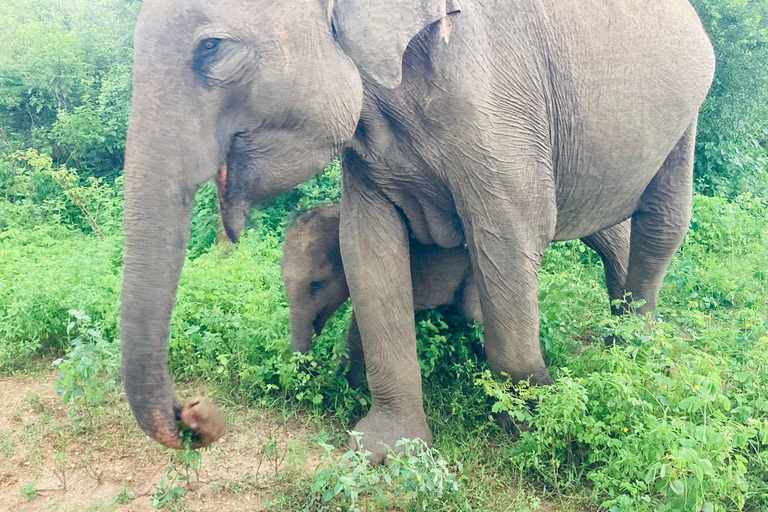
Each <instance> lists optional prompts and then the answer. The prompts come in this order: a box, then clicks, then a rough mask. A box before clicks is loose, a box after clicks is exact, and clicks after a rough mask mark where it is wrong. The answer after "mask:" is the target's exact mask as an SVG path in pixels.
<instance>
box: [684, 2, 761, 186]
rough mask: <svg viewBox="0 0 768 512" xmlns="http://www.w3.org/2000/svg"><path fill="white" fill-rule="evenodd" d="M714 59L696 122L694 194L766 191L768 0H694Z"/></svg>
mask: <svg viewBox="0 0 768 512" xmlns="http://www.w3.org/2000/svg"><path fill="white" fill-rule="evenodd" d="M693 5H694V7H695V8H696V9H697V10H698V12H699V16H700V17H701V19H702V22H703V23H704V27H705V28H706V29H707V32H708V33H709V36H710V39H711V40H712V44H713V45H714V47H715V53H716V55H717V72H716V74H715V81H714V84H713V85H712V90H711V92H710V95H709V98H708V99H707V101H706V103H705V104H704V107H703V109H702V111H701V116H700V119H699V138H698V143H697V158H696V175H697V184H698V187H699V190H700V191H702V192H704V193H707V194H716V193H720V194H725V195H734V194H737V193H740V192H744V191H747V190H751V191H755V192H760V193H765V192H766V190H768V2H766V1H765V0H693Z"/></svg>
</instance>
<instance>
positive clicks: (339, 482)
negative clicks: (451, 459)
mask: <svg viewBox="0 0 768 512" xmlns="http://www.w3.org/2000/svg"><path fill="white" fill-rule="evenodd" d="M353 435H354V436H356V437H357V439H358V440H359V439H360V435H359V433H353ZM321 446H322V447H323V448H324V449H325V451H326V453H325V455H324V456H323V462H322V463H321V464H324V465H325V467H324V468H323V469H321V470H319V471H317V472H316V474H315V477H314V479H313V481H312V490H313V491H314V492H315V493H317V495H316V496H315V497H314V500H315V501H320V502H321V503H322V504H323V505H324V506H325V507H330V506H334V505H335V506H336V507H338V508H337V509H341V510H348V511H350V512H360V511H362V510H363V508H362V507H363V506H365V510H368V509H369V507H368V502H369V501H374V503H376V502H378V503H385V504H386V505H387V506H388V508H391V506H392V504H393V501H394V500H397V499H398V498H400V499H404V500H405V502H406V506H407V510H414V511H415V510H422V511H427V510H429V511H433V510H434V511H439V510H451V511H455V510H467V509H468V505H467V500H466V498H465V497H464V496H463V493H462V488H463V482H462V481H461V480H460V479H458V478H457V477H456V474H454V473H453V471H452V470H451V468H450V467H449V466H448V463H447V462H446V461H445V460H444V459H443V457H442V456H441V455H440V452H438V451H437V450H436V449H435V448H429V447H427V446H426V445H425V444H424V442H423V441H421V440H407V439H403V440H401V441H398V442H397V446H398V447H399V448H401V449H402V450H403V451H402V453H400V454H395V453H394V452H392V451H391V450H390V452H389V454H388V455H387V462H388V463H387V465H386V466H384V465H380V466H376V467H374V466H371V464H370V463H369V462H368V457H369V456H370V455H371V452H369V451H367V450H365V449H361V450H358V451H353V450H349V451H347V452H346V453H345V454H344V455H343V456H342V458H341V460H340V461H339V462H336V463H334V462H333V456H332V452H333V450H334V448H333V446H330V445H328V444H322V445H321ZM457 471H458V472H459V473H460V472H461V466H458V467H457ZM364 504H365V505H364ZM374 506H376V505H374Z"/></svg>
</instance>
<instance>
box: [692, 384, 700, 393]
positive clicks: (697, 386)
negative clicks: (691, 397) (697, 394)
mask: <svg viewBox="0 0 768 512" xmlns="http://www.w3.org/2000/svg"><path fill="white" fill-rule="evenodd" d="M693 389H695V390H696V391H698V390H700V389H701V386H699V385H698V384H696V385H695V386H693Z"/></svg>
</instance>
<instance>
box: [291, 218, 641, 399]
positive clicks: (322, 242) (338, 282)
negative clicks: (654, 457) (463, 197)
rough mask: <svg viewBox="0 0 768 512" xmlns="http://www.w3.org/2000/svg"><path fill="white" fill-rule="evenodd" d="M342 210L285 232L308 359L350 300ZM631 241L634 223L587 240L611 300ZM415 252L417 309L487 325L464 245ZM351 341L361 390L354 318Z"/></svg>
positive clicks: (296, 340) (353, 373)
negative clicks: (448, 310)
mask: <svg viewBox="0 0 768 512" xmlns="http://www.w3.org/2000/svg"><path fill="white" fill-rule="evenodd" d="M340 213H341V212H340V207H339V205H332V206H326V207H321V208H315V209H314V210H311V211H309V212H307V213H305V214H304V215H302V216H300V217H299V218H298V219H296V222H295V223H294V224H293V225H292V226H291V227H290V228H289V229H288V231H287V232H286V234H285V242H284V243H283V266H282V273H283V281H284V282H285V288H286V291H287V293H288V300H289V302H290V304H291V346H292V347H293V350H294V351H298V352H301V353H302V354H306V353H307V352H308V351H309V346H310V344H311V342H312V334H313V332H314V333H315V334H317V335H319V334H320V333H321V332H322V330H323V327H324V326H325V323H326V322H327V321H328V319H329V318H330V317H331V315H333V313H335V312H336V310H338V309H339V308H340V307H341V305H342V304H344V302H345V301H346V300H347V299H348V298H349V288H348V287H347V278H346V275H345V273H344V265H343V264H342V261H341V249H340V244H339V222H340ZM629 239H630V222H629V221H624V222H622V223H620V224H617V225H616V226H613V227H610V228H606V229H604V230H602V231H598V232H597V233H595V234H593V235H590V236H588V237H584V238H582V239H581V240H582V242H584V243H585V244H586V245H587V246H588V247H590V248H591V249H593V250H594V251H595V252H596V253H597V254H598V255H599V256H600V258H601V259H602V261H603V266H604V268H605V282H606V287H607V288H608V295H609V298H610V299H611V300H614V299H620V298H622V297H623V295H624V280H625V279H626V268H627V260H628V258H629ZM410 250H411V258H410V260H411V281H412V284H413V306H414V310H415V311H421V310H426V309H434V308H436V307H438V306H455V307H456V309H457V310H459V311H461V312H462V314H463V315H464V317H465V318H466V319H467V320H468V321H477V322H482V321H483V316H482V312H481V310H480V299H479V296H478V289H477V284H476V283H475V278H474V274H473V272H472V264H471V261H470V258H469V251H468V250H467V249H466V248H465V247H456V248H453V249H443V248H441V247H438V246H435V245H423V244H420V243H419V242H416V241H415V240H411V242H410ZM613 313H614V314H619V313H621V309H620V308H613ZM347 343H348V345H349V356H350V357H349V358H350V361H349V371H348V372H347V377H348V379H349V382H350V384H351V385H353V386H355V385H357V384H358V383H359V381H360V377H361V376H362V373H363V370H365V361H364V359H363V349H362V340H361V338H360V331H359V329H358V326H357V321H356V319H355V315H354V313H353V315H352V322H351V324H350V326H349V332H348V333H347Z"/></svg>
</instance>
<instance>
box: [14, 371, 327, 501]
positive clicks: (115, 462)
mask: <svg viewBox="0 0 768 512" xmlns="http://www.w3.org/2000/svg"><path fill="white" fill-rule="evenodd" d="M55 380H56V375H55V373H54V372H48V373H44V374H39V375H33V376H30V375H24V376H16V377H5V378H0V510H3V511H13V512H16V511H18V512H27V511H29V512H32V511H35V512H36V511H41V510H55V511H102V510H103V511H113V510H114V511H132V512H144V511H151V510H155V509H154V508H153V495H154V494H155V493H156V491H157V489H158V488H172V487H174V486H180V487H184V488H185V491H184V495H183V500H177V501H175V502H174V503H173V505H172V506H168V507H167V508H168V509H170V510H184V511H210V510H216V511H221V512H224V511H230V510H232V511H235V510H261V509H262V508H263V506H264V504H265V503H266V502H267V501H268V500H269V499H270V498H272V497H273V496H274V495H275V494H276V493H277V492H279V490H281V487H284V484H282V483H285V482H289V481H291V480H292V479H293V478H292V476H294V477H301V476H305V475H311V474H312V473H313V472H314V470H315V468H316V466H317V464H318V463H319V460H320V455H321V450H320V449H319V448H318V447H317V442H316V441H314V439H316V437H315V435H316V433H314V432H312V431H311V429H310V428H309V427H307V426H306V425H304V424H301V423H300V422H298V421H293V422H290V424H287V423H285V422H283V421H280V420H278V419H276V417H275V416H274V413H272V414H270V413H269V412H265V411H260V410H256V409H253V408H242V409H240V410H238V411H235V412H233V411H231V410H230V411H228V421H229V430H228V431H227V433H226V434H225V436H224V438H223V439H222V440H221V441H219V442H217V443H216V444H215V445H213V447H212V448H210V449H208V450H206V451H204V452H203V458H202V463H201V466H200V470H199V472H198V473H197V474H195V473H194V472H192V473H191V474H190V475H189V482H188V483H186V482H179V481H178V480H177V481H176V483H175V484H173V485H169V484H168V478H167V476H168V474H169V464H170V463H171V462H172V461H173V460H177V461H178V454H176V455H173V454H172V452H171V451H169V450H165V449H164V448H162V447H160V446H159V445H158V444H156V443H155V442H153V441H151V440H150V439H149V438H147V437H146V436H145V435H144V434H143V433H142V432H141V431H140V430H139V429H138V427H137V426H136V424H135V422H134V421H133V418H132V416H131V413H130V409H129V408H128V405H127V403H126V402H125V400H124V399H123V398H120V397H115V399H114V400H113V403H111V404H109V405H106V406H99V407H96V408H94V411H95V412H93V415H92V416H91V417H83V414H82V411H78V414H76V415H73V417H70V415H68V413H67V412H68V407H66V406H64V405H63V404H62V402H61V400H60V398H59V397H58V395H57V394H56V390H55V387H54V383H55ZM192 394H207V395H210V393H206V392H205V390H204V389H202V390H200V389H195V390H194V393H193V392H189V393H185V395H187V396H191V395H192ZM173 457H176V459H174V458H173ZM177 467H179V466H178V465H177ZM180 474H181V473H180V472H178V471H177V472H174V471H172V472H171V473H170V475H171V476H174V475H175V476H179V475H180ZM281 482H282V483H281Z"/></svg>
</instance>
